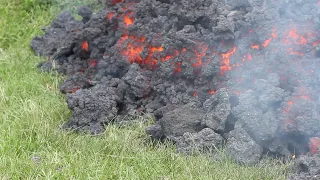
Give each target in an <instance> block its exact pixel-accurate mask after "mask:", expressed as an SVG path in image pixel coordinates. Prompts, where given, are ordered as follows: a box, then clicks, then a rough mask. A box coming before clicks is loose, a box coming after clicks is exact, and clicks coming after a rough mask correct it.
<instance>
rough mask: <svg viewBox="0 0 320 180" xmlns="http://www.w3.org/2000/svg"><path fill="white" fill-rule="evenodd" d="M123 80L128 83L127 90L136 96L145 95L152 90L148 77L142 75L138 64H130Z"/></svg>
mask: <svg viewBox="0 0 320 180" xmlns="http://www.w3.org/2000/svg"><path fill="white" fill-rule="evenodd" d="M123 80H124V81H125V82H126V83H127V84H128V85H129V87H130V90H129V91H131V93H132V94H134V95H135V96H136V97H138V98H142V97H144V96H147V95H148V94H149V93H150V92H151V90H152V89H151V86H150V78H149V77H147V76H145V75H143V73H142V69H141V68H140V66H139V65H138V64H132V65H131V66H130V68H129V71H128V72H127V73H126V75H125V76H124V77H123Z"/></svg>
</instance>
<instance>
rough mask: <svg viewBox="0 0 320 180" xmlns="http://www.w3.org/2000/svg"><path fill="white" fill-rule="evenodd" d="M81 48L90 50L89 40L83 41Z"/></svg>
mask: <svg viewBox="0 0 320 180" xmlns="http://www.w3.org/2000/svg"><path fill="white" fill-rule="evenodd" d="M81 49H83V50H84V51H89V44H88V41H84V42H82V44H81Z"/></svg>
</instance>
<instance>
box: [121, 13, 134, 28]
mask: <svg viewBox="0 0 320 180" xmlns="http://www.w3.org/2000/svg"><path fill="white" fill-rule="evenodd" d="M132 15H133V12H129V13H127V14H125V15H124V16H123V21H124V23H125V25H126V26H127V27H129V26H130V25H132V24H133V23H134V20H135V18H134V17H132Z"/></svg>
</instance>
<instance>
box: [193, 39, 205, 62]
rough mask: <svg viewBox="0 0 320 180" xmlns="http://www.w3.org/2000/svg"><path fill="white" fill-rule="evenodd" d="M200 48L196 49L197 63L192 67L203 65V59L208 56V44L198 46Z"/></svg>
mask: <svg viewBox="0 0 320 180" xmlns="http://www.w3.org/2000/svg"><path fill="white" fill-rule="evenodd" d="M198 46H199V48H198V49H194V53H195V55H196V58H195V60H196V62H195V63H193V64H192V67H198V66H201V65H202V58H203V57H204V56H205V55H206V54H207V50H208V46H207V45H206V44H198Z"/></svg>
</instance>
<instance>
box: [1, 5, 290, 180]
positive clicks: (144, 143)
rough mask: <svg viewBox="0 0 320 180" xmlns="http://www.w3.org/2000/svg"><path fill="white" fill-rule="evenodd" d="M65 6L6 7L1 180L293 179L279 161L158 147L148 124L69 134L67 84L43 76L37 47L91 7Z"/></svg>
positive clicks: (3, 11)
mask: <svg viewBox="0 0 320 180" xmlns="http://www.w3.org/2000/svg"><path fill="white" fill-rule="evenodd" d="M59 1H60V0H59ZM59 1H58V2H53V1H45V0H0V48H1V49H0V127H1V129H0V179H219V180H222V179H237V180H238V179H245V180H248V179H285V178H286V173H287V172H286V166H285V165H283V164H281V163H279V162H278V161H274V160H273V161H268V162H267V163H265V164H263V165H259V166H256V167H244V166H239V165H237V164H235V163H233V162H231V161H230V160H228V158H226V157H224V156H223V152H221V153H220V154H221V155H220V156H219V157H221V158H220V159H217V158H213V157H210V156H208V155H197V156H191V157H190V156H189V157H188V156H185V155H182V154H178V153H176V151H175V149H174V147H173V145H171V144H170V143H165V144H158V145H154V144H152V143H151V142H150V140H149V139H148V137H147V135H146V134H145V133H144V128H145V126H146V123H143V122H141V123H136V124H134V125H132V126H127V127H118V126H116V125H112V126H109V127H108V129H107V131H106V133H104V134H102V135H100V136H90V135H85V134H76V133H72V132H66V131H63V130H61V129H60V125H61V124H62V123H63V122H65V121H66V120H67V119H68V117H69V115H70V112H69V111H68V109H67V106H66V103H65V99H64V97H63V95H62V94H60V92H59V90H58V87H59V83H60V82H61V81H62V80H63V77H61V76H59V75H57V74H55V73H52V74H48V73H40V72H39V71H38V70H37V68H36V65H37V63H39V62H40V61H43V60H44V59H43V58H40V57H36V56H35V55H34V54H33V52H32V51H31V49H30V47H29V44H30V40H31V38H32V37H34V36H36V35H39V34H41V33H42V32H41V28H42V27H43V26H45V25H48V24H49V23H50V22H51V20H52V19H53V17H54V16H55V15H56V14H57V13H58V12H59V11H61V8H62V7H63V8H68V9H70V10H74V9H76V8H75V7H76V4H80V3H86V2H83V1H82V2H81V1H80V0H78V2H75V1H70V0H68V1H62V0H61V2H63V3H64V4H59ZM88 1H89V0H88ZM71 2H72V3H71Z"/></svg>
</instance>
